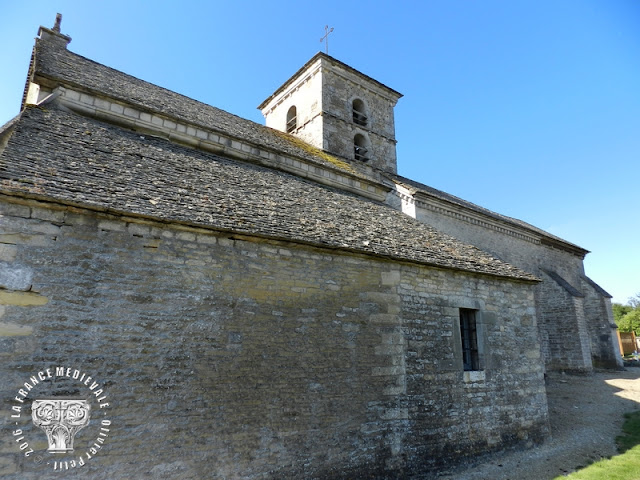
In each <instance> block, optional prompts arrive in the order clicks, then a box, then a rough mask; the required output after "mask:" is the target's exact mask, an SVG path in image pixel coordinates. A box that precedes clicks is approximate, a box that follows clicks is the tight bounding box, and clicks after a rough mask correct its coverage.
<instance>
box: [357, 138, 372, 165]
mask: <svg viewBox="0 0 640 480" xmlns="http://www.w3.org/2000/svg"><path fill="white" fill-rule="evenodd" d="M353 154H354V158H355V159H356V160H360V161H363V162H366V161H368V160H369V150H368V149H367V139H366V138H364V135H360V134H357V135H356V136H355V137H354V138H353Z"/></svg>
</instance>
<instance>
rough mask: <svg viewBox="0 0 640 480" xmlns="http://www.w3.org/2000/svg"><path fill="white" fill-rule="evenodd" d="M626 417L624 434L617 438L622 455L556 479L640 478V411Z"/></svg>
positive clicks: (622, 479)
mask: <svg viewBox="0 0 640 480" xmlns="http://www.w3.org/2000/svg"><path fill="white" fill-rule="evenodd" d="M624 417H625V423H624V425H623V427H622V431H623V434H622V435H621V436H619V437H618V438H616V443H617V444H618V451H619V452H620V455H616V456H615V457H612V458H610V459H607V460H601V461H599V462H596V463H593V464H591V465H589V466H588V467H585V468H583V469H582V470H579V471H577V472H575V473H572V474H571V475H568V476H566V477H565V476H560V477H556V479H555V480H563V479H570V480H640V412H633V413H627V414H625V416H624Z"/></svg>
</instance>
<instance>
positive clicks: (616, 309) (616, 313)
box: [611, 303, 633, 326]
mask: <svg viewBox="0 0 640 480" xmlns="http://www.w3.org/2000/svg"><path fill="white" fill-rule="evenodd" d="M611 308H612V309H613V320H614V321H615V322H616V325H618V326H620V323H619V322H620V320H621V319H622V317H624V316H625V315H626V314H627V313H629V312H630V311H631V310H633V307H632V306H631V305H622V304H621V303H614V304H613V305H611Z"/></svg>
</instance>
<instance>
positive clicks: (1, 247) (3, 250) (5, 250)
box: [0, 243, 18, 262]
mask: <svg viewBox="0 0 640 480" xmlns="http://www.w3.org/2000/svg"><path fill="white" fill-rule="evenodd" d="M17 254H18V247H17V246H16V245H7V244H4V243H0V261H2V260H4V261H8V262H12V261H13V260H15V258H16V255H17Z"/></svg>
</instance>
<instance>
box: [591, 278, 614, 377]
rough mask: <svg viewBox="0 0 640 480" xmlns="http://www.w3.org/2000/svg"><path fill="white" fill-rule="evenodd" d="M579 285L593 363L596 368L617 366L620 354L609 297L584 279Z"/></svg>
mask: <svg viewBox="0 0 640 480" xmlns="http://www.w3.org/2000/svg"><path fill="white" fill-rule="evenodd" d="M581 286H582V288H581V291H582V292H583V293H584V295H585V299H584V312H585V318H586V321H587V327H588V330H589V333H590V339H591V354H592V358H593V364H594V366H595V367H598V368H619V367H620V366H621V359H622V356H621V355H620V348H619V346H618V337H617V335H616V330H617V327H616V326H615V321H614V320H613V311H612V309H611V299H610V298H608V297H605V296H603V295H602V294H601V293H600V292H598V291H597V290H596V289H595V288H594V287H593V286H592V285H591V284H590V283H589V282H588V281H586V280H585V279H582V281H581ZM602 319H606V321H602Z"/></svg>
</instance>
